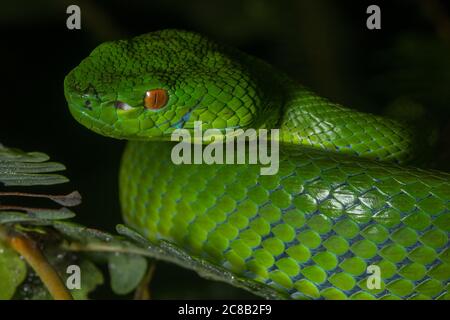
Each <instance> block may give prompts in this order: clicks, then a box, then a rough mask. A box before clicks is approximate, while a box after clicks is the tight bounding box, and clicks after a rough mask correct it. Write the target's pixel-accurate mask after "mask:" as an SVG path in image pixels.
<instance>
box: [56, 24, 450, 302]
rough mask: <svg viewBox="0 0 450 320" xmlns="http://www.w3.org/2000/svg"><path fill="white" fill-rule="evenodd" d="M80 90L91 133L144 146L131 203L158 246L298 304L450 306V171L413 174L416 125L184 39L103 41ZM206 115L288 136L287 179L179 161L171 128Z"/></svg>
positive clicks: (139, 225)
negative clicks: (335, 99) (434, 302)
mask: <svg viewBox="0 0 450 320" xmlns="http://www.w3.org/2000/svg"><path fill="white" fill-rule="evenodd" d="M64 88H65V95H66V99H67V101H68V104H69V107H70V111H71V113H72V114H73V116H74V117H75V118H76V119H77V120H78V121H79V122H80V123H81V124H83V125H85V126H86V127H88V128H89V129H91V130H93V131H95V132H97V133H100V134H102V135H105V136H110V137H114V138H119V139H127V140H131V141H130V142H129V143H128V144H127V147H126V150H125V152H124V155H123V158H122V166H121V170H120V200H121V205H122V209H123V217H124V220H125V222H126V223H127V224H128V225H129V226H130V227H132V228H134V229H135V230H137V231H139V232H140V233H142V234H143V235H145V236H146V237H147V238H148V239H150V240H152V241H156V240H157V239H166V240H169V241H171V242H173V243H174V244H176V245H177V246H179V247H181V248H183V249H184V250H186V251H187V252H189V253H190V254H192V255H196V256H200V257H202V258H204V259H206V260H208V261H210V262H212V263H214V264H217V265H221V266H224V267H225V268H227V269H229V270H231V271H233V272H234V273H235V274H236V275H239V276H242V277H246V278H250V279H254V280H255V281H257V282H260V283H264V284H267V285H268V286H271V287H273V288H274V289H275V290H278V291H279V292H282V293H283V294H285V295H286V296H287V297H292V298H313V299H315V298H326V299H344V298H353V299H373V298H375V299H389V298H402V299H429V298H432V299H449V298H450V293H449V292H448V286H449V279H450V251H449V231H450V212H449V200H450V179H449V178H450V176H449V175H448V174H447V173H443V172H437V171H427V170H422V169H416V168H413V167H407V166H401V165H403V164H407V163H408V162H410V161H411V160H412V159H414V156H415V154H417V152H420V149H421V145H422V144H423V142H422V140H423V139H422V140H421V139H420V134H419V133H415V132H414V131H413V130H411V129H410V128H409V127H407V126H406V125H403V124H400V123H398V122H395V121H393V120H389V119H384V118H382V117H378V116H374V115H371V114H364V113H360V112H356V111H353V110H350V109H347V108H344V107H342V106H340V105H337V104H334V103H331V102H330V101H328V100H327V99H324V98H321V97H319V96H317V95H315V94H314V93H312V92H310V91H309V90H307V89H305V88H304V87H302V86H301V85H299V84H297V83H296V82H295V81H293V80H292V79H290V78H289V77H287V76H286V75H284V74H283V73H281V72H280V71H278V70H276V69H274V68H273V67H271V66H270V65H268V64H266V63H264V62H262V61H260V60H258V59H256V58H254V57H251V56H249V55H246V54H245V53H242V52H240V51H238V50H236V49H233V48H229V47H226V46H222V45H219V44H217V43H215V42H213V41H211V40H209V39H207V38H205V37H203V36H201V35H198V34H195V33H190V32H185V31H180V30H164V31H159V32H153V33H149V34H145V35H142V36H138V37H136V38H133V39H131V40H121V41H115V42H107V43H104V44H101V45H100V46H99V47H97V48H96V49H95V50H94V51H93V52H92V53H91V54H90V56H89V57H87V58H86V59H84V60H83V61H82V62H81V63H80V65H79V66H77V67H76V68H75V69H74V70H72V71H71V72H70V73H69V74H68V75H67V77H66V79H65V83H64ZM195 121H202V124H203V130H206V129H209V128H216V129H220V130H225V129H227V128H241V129H248V128H255V129H259V128H269V129H270V128H277V129H280V137H279V140H280V142H281V147H280V159H279V171H278V173H276V174H275V175H261V173H260V166H259V165H250V164H234V165H232V164H212V165H207V164H192V165H187V164H184V165H175V164H174V163H173V162H172V161H171V157H170V156H171V150H172V147H173V144H172V143H171V142H170V141H168V140H170V135H171V133H172V132H173V131H174V130H176V129H179V128H185V129H188V130H192V129H193V127H194V122H195ZM371 266H376V267H378V268H379V269H378V270H379V272H380V273H379V275H380V277H381V281H380V286H378V287H375V288H374V287H373V286H371V285H369V284H368V281H367V280H368V278H369V277H370V276H371V275H372V273H370V272H368V270H369V269H370V268H369V267H371Z"/></svg>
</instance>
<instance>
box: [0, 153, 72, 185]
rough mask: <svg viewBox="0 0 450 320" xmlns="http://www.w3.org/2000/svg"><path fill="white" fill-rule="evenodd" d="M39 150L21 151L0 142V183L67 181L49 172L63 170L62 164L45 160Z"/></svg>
mask: <svg viewBox="0 0 450 320" xmlns="http://www.w3.org/2000/svg"><path fill="white" fill-rule="evenodd" d="M48 159H49V157H48V156H47V155H46V154H44V153H41V152H23V151H21V150H19V149H13V148H6V147H4V146H3V145H1V144H0V183H3V184H4V185H5V186H31V185H51V184H59V183H64V182H67V181H69V180H68V179H67V178H66V177H64V176H62V175H59V174H53V173H50V172H55V171H61V170H65V167H64V165H62V164H60V163H56V162H46V161H47V160H48Z"/></svg>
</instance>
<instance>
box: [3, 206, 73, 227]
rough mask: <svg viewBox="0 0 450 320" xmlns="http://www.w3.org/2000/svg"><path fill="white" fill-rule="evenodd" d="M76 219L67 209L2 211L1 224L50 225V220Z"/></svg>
mask: <svg viewBox="0 0 450 320" xmlns="http://www.w3.org/2000/svg"><path fill="white" fill-rule="evenodd" d="M73 217H75V213H73V212H72V211H70V210H69V209H67V208H61V209H57V210H52V209H37V210H35V211H33V212H29V213H23V212H19V211H0V224H4V223H17V222H34V223H36V224H49V222H48V220H61V219H69V218H73Z"/></svg>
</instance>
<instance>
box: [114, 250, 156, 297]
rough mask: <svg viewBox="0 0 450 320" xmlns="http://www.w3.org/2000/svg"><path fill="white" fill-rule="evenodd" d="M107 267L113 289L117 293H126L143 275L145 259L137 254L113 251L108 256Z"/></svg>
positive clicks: (131, 289)
mask: <svg viewBox="0 0 450 320" xmlns="http://www.w3.org/2000/svg"><path fill="white" fill-rule="evenodd" d="M108 269H109V273H110V276H111V288H112V289H113V291H114V292H115V293H117V294H128V293H130V292H131V291H133V290H134V289H135V288H136V287H137V286H138V284H139V282H140V281H141V280H142V278H143V277H144V275H145V272H146V270H147V259H145V258H143V257H142V256H138V255H131V254H123V253H114V254H111V255H110V256H109V259H108Z"/></svg>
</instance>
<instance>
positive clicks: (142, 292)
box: [134, 261, 156, 300]
mask: <svg viewBox="0 0 450 320" xmlns="http://www.w3.org/2000/svg"><path fill="white" fill-rule="evenodd" d="M155 269H156V263H155V262H154V261H152V262H151V263H150V266H149V267H148V270H147V272H146V274H145V276H144V277H143V278H142V280H141V282H140V283H139V285H138V287H137V288H136V291H135V292H134V300H150V299H151V294H150V287H149V285H150V282H151V281H152V279H153V275H154V273H155Z"/></svg>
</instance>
